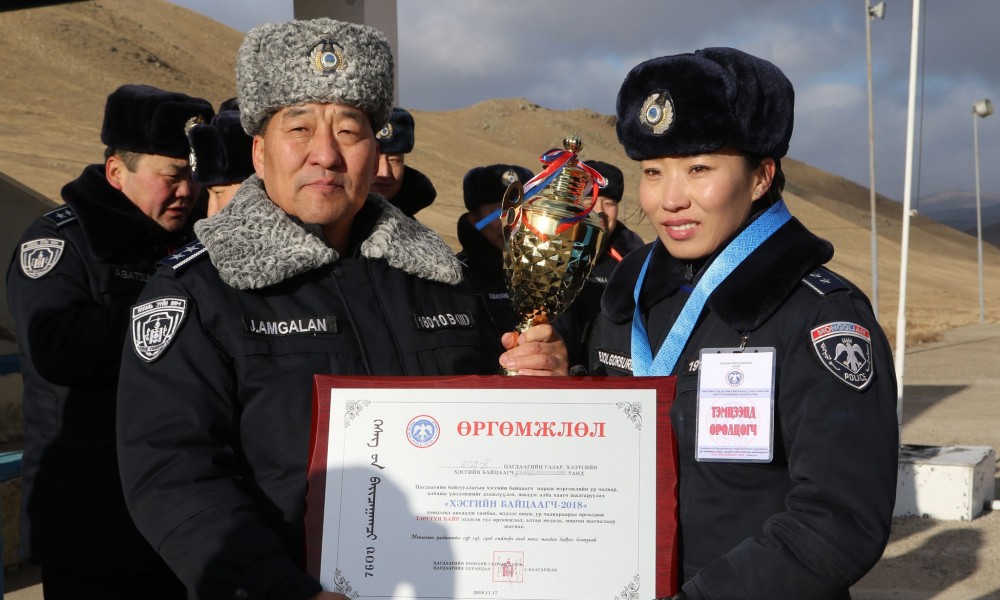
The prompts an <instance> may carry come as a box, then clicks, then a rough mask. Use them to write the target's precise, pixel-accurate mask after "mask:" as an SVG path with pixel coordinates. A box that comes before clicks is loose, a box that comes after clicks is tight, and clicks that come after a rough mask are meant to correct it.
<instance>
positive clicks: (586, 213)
mask: <svg viewBox="0 0 1000 600" xmlns="http://www.w3.org/2000/svg"><path fill="white" fill-rule="evenodd" d="M563 147H564V148H565V149H566V150H565V152H561V153H558V154H559V156H560V159H565V163H564V164H563V165H562V167H561V169H560V170H559V171H558V172H557V173H555V175H554V177H553V178H552V179H551V181H550V182H549V183H548V184H547V185H545V187H543V188H542V189H540V190H537V191H531V190H530V188H531V186H530V184H529V193H531V194H532V195H531V197H529V198H527V199H525V198H524V190H523V189H522V186H521V183H520V182H519V181H515V182H514V183H512V184H510V187H508V188H507V192H506V193H505V194H504V198H503V203H502V205H501V211H502V213H501V214H502V219H503V227H504V238H505V242H504V252H503V269H504V277H505V279H506V283H507V290H508V292H509V293H510V299H511V303H512V304H513V305H514V312H516V313H517V314H518V315H519V316H520V317H521V320H520V322H519V323H518V325H517V331H518V332H519V333H520V332H524V331H525V330H527V329H528V328H529V327H532V326H533V325H540V324H543V323H549V322H551V321H552V320H554V319H555V318H556V317H557V316H558V315H559V314H561V313H562V312H563V311H565V310H566V309H567V308H568V307H569V305H570V304H572V302H573V300H574V299H575V298H576V296H577V294H579V293H580V290H581V289H583V284H584V283H585V282H586V281H587V276H588V275H590V271H591V269H593V267H594V263H595V262H597V257H598V253H599V252H600V251H601V248H602V246H603V242H604V235H605V234H606V233H607V229H608V227H607V218H606V217H605V215H604V213H598V212H595V211H593V210H592V208H593V206H592V204H591V203H592V202H593V201H594V200H596V194H594V196H595V198H594V200H590V199H587V198H584V194H585V192H586V190H587V185H588V184H589V183H591V181H592V179H593V178H592V176H591V175H590V173H588V171H591V172H593V171H592V170H590V169H589V168H586V167H585V165H584V163H581V162H580V160H579V159H578V158H577V154H578V153H579V151H580V149H581V148H582V147H583V143H582V142H581V140H580V138H579V137H576V136H569V137H567V138H566V139H564V140H563ZM566 153H569V154H566ZM550 154H551V153H550ZM536 179H538V178H537V177H536ZM533 181H534V180H533ZM505 373H506V374H511V373H507V372H505Z"/></svg>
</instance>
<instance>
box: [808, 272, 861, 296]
mask: <svg viewBox="0 0 1000 600" xmlns="http://www.w3.org/2000/svg"><path fill="white" fill-rule="evenodd" d="M802 283H804V284H805V285H806V286H808V287H809V288H810V289H812V291H814V292H816V293H817V294H819V295H820V296H827V295H829V294H832V293H833V292H836V291H838V290H849V289H851V286H849V285H847V282H845V281H844V280H843V279H841V278H840V277H838V276H837V275H835V274H834V273H833V271H831V270H830V269H827V268H826V267H819V268H818V269H816V270H815V271H813V272H812V273H809V274H808V275H806V276H805V277H803V278H802Z"/></svg>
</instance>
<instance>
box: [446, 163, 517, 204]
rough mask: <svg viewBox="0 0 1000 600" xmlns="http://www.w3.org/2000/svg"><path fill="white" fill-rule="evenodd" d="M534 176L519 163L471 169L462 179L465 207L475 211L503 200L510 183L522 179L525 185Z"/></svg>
mask: <svg viewBox="0 0 1000 600" xmlns="http://www.w3.org/2000/svg"><path fill="white" fill-rule="evenodd" d="M532 176H533V175H532V173H531V171H529V170H528V169H526V168H524V167H520V166H518V165H505V164H495V165H486V166H485V167H475V168H473V169H470V170H469V172H467V173H466V174H465V178H464V179H463V180H462V192H463V194H464V195H465V208H466V209H467V210H468V211H469V212H473V211H475V210H476V209H477V208H479V207H480V206H482V205H484V204H493V203H495V202H501V201H503V195H504V193H506V192H507V188H508V187H510V184H512V183H514V182H515V181H520V182H521V185H524V184H526V183H528V181H529V180H530V179H531V178H532Z"/></svg>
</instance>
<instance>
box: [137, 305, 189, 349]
mask: <svg viewBox="0 0 1000 600" xmlns="http://www.w3.org/2000/svg"><path fill="white" fill-rule="evenodd" d="M186 313H187V299H186V298H172V297H168V298H157V299H155V300H150V301H149V302H146V303H144V304H137V305H135V306H133V307H132V347H133V348H134V349H135V353H136V354H137V355H138V356H139V358H141V359H142V360H144V361H146V362H153V361H154V360H156V359H157V358H159V357H160V356H161V355H162V354H163V352H164V351H165V350H166V349H167V348H168V347H169V346H170V342H172V341H173V339H174V337H175V336H176V335H177V332H178V331H179V330H180V328H181V325H182V324H183V323H184V316H185V314H186Z"/></svg>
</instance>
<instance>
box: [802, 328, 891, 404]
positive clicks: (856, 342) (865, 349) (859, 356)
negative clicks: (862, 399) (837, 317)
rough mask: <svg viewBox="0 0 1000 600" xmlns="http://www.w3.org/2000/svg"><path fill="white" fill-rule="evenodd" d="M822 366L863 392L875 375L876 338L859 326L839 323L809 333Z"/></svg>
mask: <svg viewBox="0 0 1000 600" xmlns="http://www.w3.org/2000/svg"><path fill="white" fill-rule="evenodd" d="M809 337H810V339H811V340H812V345H813V349H814V350H816V356H818V357H819V361H820V363H822V364H823V366H824V367H826V368H827V370H829V371H830V372H831V373H833V375H834V376H835V377H836V378H837V379H839V380H840V381H842V382H843V383H844V384H846V385H848V386H850V387H852V388H854V389H856V390H863V389H865V388H866V387H868V384H869V383H871V381H872V376H873V375H874V374H875V369H874V365H872V338H871V334H870V333H869V332H868V330H867V329H865V328H864V327H862V326H861V325H858V324H857V323H849V322H847V321H837V322H834V323H827V324H825V325H820V326H819V327H816V328H814V329H813V330H812V331H810V332H809Z"/></svg>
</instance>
